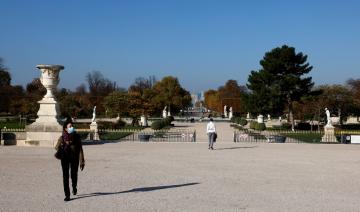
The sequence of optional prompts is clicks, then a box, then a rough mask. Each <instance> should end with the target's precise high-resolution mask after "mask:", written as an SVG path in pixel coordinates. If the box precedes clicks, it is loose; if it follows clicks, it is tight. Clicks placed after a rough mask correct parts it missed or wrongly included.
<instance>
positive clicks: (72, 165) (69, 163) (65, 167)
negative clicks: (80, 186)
mask: <svg viewBox="0 0 360 212" xmlns="http://www.w3.org/2000/svg"><path fill="white" fill-rule="evenodd" d="M61 167H62V171H63V184H64V192H65V197H70V188H69V169H70V170H71V182H72V188H73V190H76V187H77V178H78V176H77V174H78V168H79V161H76V160H71V159H69V158H64V159H62V160H61Z"/></svg>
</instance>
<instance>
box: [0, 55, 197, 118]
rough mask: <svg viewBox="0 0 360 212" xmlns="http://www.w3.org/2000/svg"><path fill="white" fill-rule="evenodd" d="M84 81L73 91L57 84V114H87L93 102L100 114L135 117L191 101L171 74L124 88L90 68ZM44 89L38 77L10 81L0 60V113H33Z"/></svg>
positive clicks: (175, 109) (37, 107)
mask: <svg viewBox="0 0 360 212" xmlns="http://www.w3.org/2000/svg"><path fill="white" fill-rule="evenodd" d="M86 82H87V86H86V85H85V84H81V85H80V86H79V87H77V88H76V89H75V90H74V91H71V90H69V89H66V88H61V89H59V90H58V91H57V92H55V96H56V99H57V101H58V102H59V104H60V110H61V111H60V112H61V116H63V117H67V116H72V117H91V113H92V108H93V106H94V105H96V106H97V114H99V115H100V116H117V115H120V116H130V117H133V118H137V117H139V116H141V115H147V116H150V115H158V114H160V113H161V111H162V109H163V108H164V107H165V106H168V107H169V108H170V109H171V112H174V113H176V112H178V111H179V110H180V109H182V108H185V107H189V106H190V104H191V96H190V93H189V92H188V91H186V90H185V89H184V88H182V87H181V85H180V83H179V81H178V79H177V78H174V77H164V78H163V79H162V80H161V81H158V82H157V81H156V79H155V77H154V76H151V77H149V78H148V79H145V78H137V79H136V80H135V82H134V83H133V84H132V85H131V86H130V87H129V88H128V89H124V88H121V87H118V86H117V85H116V83H115V82H113V81H111V80H109V79H107V78H105V77H104V76H103V75H102V74H101V72H99V71H93V72H91V73H88V74H87V75H86ZM45 93H46V90H45V88H44V87H43V86H42V84H41V82H40V80H39V79H38V78H36V79H34V80H33V81H32V82H30V83H29V84H27V85H26V87H25V88H23V87H22V86H19V85H16V86H13V85H11V75H10V72H9V71H8V69H6V68H5V67H4V65H3V63H2V61H1V60H0V98H1V101H0V113H3V114H11V115H26V116H30V117H35V116H36V112H37V111H38V109H39V105H38V103H37V102H38V101H39V100H41V99H42V97H43V96H44V95H45Z"/></svg>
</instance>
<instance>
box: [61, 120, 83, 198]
mask: <svg viewBox="0 0 360 212" xmlns="http://www.w3.org/2000/svg"><path fill="white" fill-rule="evenodd" d="M59 148H62V150H63V151H62V152H63V154H62V157H61V167H62V172H63V185H64V192H65V199H64V201H69V200H70V188H69V169H70V170H71V171H70V172H71V183H72V189H73V190H72V193H73V195H76V194H77V180H78V168H79V164H80V170H81V171H82V170H83V169H84V167H85V159H84V152H83V148H82V144H81V138H80V135H79V134H77V133H76V132H75V130H74V127H73V125H72V121H71V120H70V119H68V120H66V121H65V123H64V125H63V132H62V136H60V137H59V139H58V142H57V144H56V146H55V149H56V150H58V149H59Z"/></svg>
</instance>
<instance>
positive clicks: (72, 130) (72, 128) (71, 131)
mask: <svg viewBox="0 0 360 212" xmlns="http://www.w3.org/2000/svg"><path fill="white" fill-rule="evenodd" d="M66 131H67V132H68V133H69V134H71V133H73V132H74V131H75V130H74V127H70V128H67V129H66Z"/></svg>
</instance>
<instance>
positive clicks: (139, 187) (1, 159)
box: [0, 141, 360, 211]
mask: <svg viewBox="0 0 360 212" xmlns="http://www.w3.org/2000/svg"><path fill="white" fill-rule="evenodd" d="M84 151H85V157H86V167H85V170H84V171H83V172H79V187H78V189H79V192H78V193H79V194H78V196H75V197H72V198H73V200H72V201H70V202H67V203H65V202H64V201H63V198H64V196H63V191H62V178H61V169H60V163H59V161H57V160H56V159H54V157H53V153H54V151H53V150H52V149H48V148H35V147H14V146H5V147H0V163H1V165H0V188H1V189H0V211H360V201H359V199H360V169H359V167H360V154H359V153H360V146H357V145H340V144H339V145H321V144H318V145H310V144H266V143H262V144H256V143H253V144H251V143H250V144H238V143H237V144H235V143H231V142H221V141H220V142H218V143H217V145H216V150H214V151H209V150H208V149H207V144H206V143H140V142H124V143H113V144H103V145H88V146H84Z"/></svg>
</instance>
